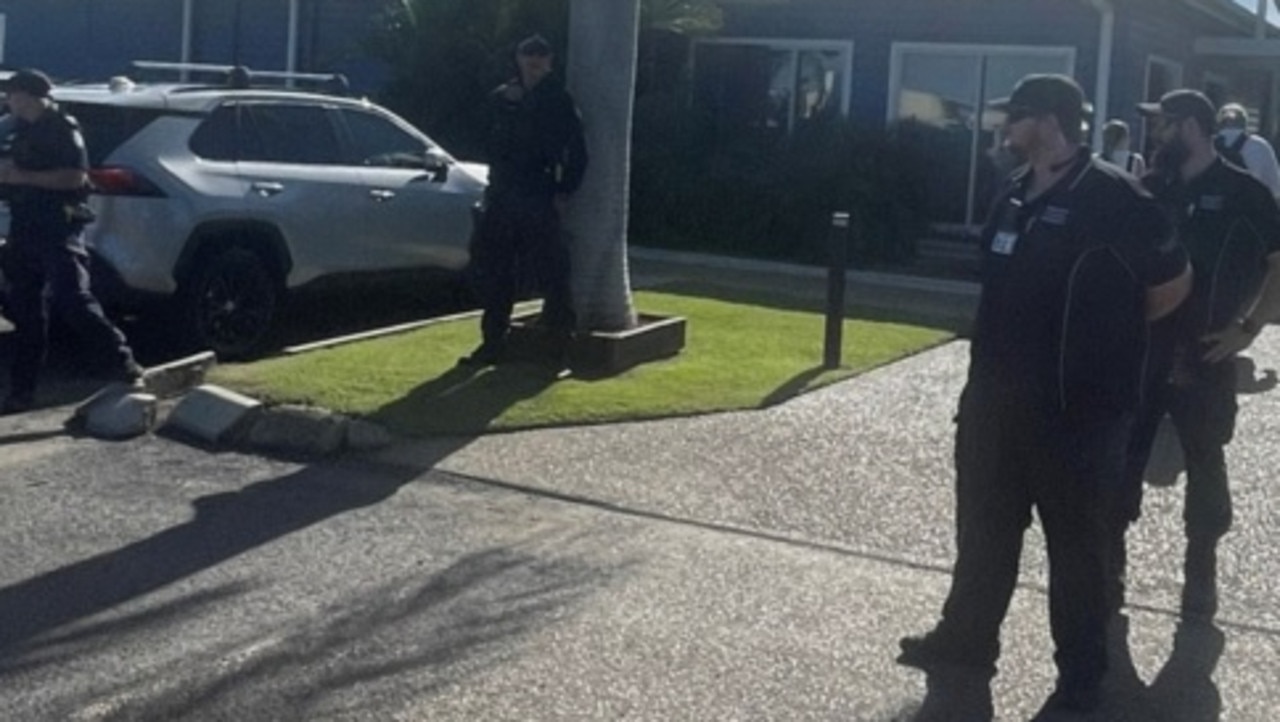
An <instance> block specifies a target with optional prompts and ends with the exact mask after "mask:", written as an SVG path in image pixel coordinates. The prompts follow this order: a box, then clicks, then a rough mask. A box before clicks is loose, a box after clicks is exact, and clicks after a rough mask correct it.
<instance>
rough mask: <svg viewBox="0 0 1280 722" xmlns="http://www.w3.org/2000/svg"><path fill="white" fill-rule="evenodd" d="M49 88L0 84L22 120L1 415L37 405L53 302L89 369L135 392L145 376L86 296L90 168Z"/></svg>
mask: <svg viewBox="0 0 1280 722" xmlns="http://www.w3.org/2000/svg"><path fill="white" fill-rule="evenodd" d="M52 88H53V86H52V83H51V82H50V81H49V78H48V76H46V75H45V74H44V73H42V72H40V71H38V70H20V71H18V72H16V73H14V74H13V75H12V76H10V77H9V79H8V80H6V81H4V83H3V84H0V90H3V91H4V93H5V94H6V101H7V103H8V106H9V112H10V113H12V114H13V115H14V116H15V117H16V118H17V124H16V129H15V133H14V137H13V144H12V153H13V157H12V159H11V160H7V161H0V184H3V185H5V186H8V193H9V210H10V227H9V243H8V245H7V247H6V249H5V258H4V273H5V276H6V278H7V279H8V281H9V284H10V289H9V304H8V313H9V315H10V320H12V321H13V325H14V340H15V346H16V348H15V351H14V359H13V367H12V369H11V373H10V381H9V393H8V396H7V398H6V399H5V401H4V404H3V406H2V407H0V413H5V414H11V413H18V412H21V411H25V410H27V409H29V408H31V407H32V405H33V404H34V401H35V391H36V385H37V381H38V378H39V374H40V366H41V365H42V364H43V362H44V356H45V350H46V347H47V345H48V309H47V308H46V299H45V296H46V289H47V290H48V300H49V302H51V303H52V305H53V309H54V311H56V312H57V313H58V314H59V315H60V316H61V317H62V318H63V319H65V320H66V321H67V323H68V324H69V325H70V326H71V327H72V328H73V329H74V330H75V331H76V332H78V333H79V334H80V336H81V337H82V338H83V339H84V341H85V342H86V343H87V345H88V350H89V351H90V352H91V353H93V354H95V355H96V358H94V359H92V361H91V362H90V363H89V364H87V365H88V366H91V367H96V368H95V369H94V370H95V371H98V372H101V373H103V374H104V375H105V376H106V377H108V378H111V379H113V380H120V381H126V382H136V381H138V380H139V379H140V378H141V377H142V372H143V370H142V367H140V366H139V365H138V364H137V362H135V361H134V358H133V353H132V351H130V349H129V346H128V345H127V344H126V343H125V339H124V336H123V335H122V334H121V333H120V331H119V330H118V329H117V328H116V327H115V326H113V325H112V324H111V322H110V321H108V320H107V319H106V318H105V317H104V316H103V313H102V308H101V306H99V304H98V301H97V300H96V299H95V298H94V296H93V294H92V293H91V292H90V290H89V272H88V254H87V252H86V250H85V245H84V238H83V235H82V231H83V230H84V226H85V223H86V222H87V221H89V220H90V217H89V215H88V207H87V206H85V205H84V201H85V199H86V189H87V187H88V173H87V171H88V159H87V156H86V154H85V147H84V139H83V138H82V137H81V135H80V129H79V126H78V125H77V124H76V121H75V120H74V119H73V118H71V117H69V116H67V115H65V114H63V113H62V111H61V110H60V109H59V108H58V106H57V105H56V104H55V103H54V102H53V101H52V100H51V99H50V97H49V93H50V91H51V90H52Z"/></svg>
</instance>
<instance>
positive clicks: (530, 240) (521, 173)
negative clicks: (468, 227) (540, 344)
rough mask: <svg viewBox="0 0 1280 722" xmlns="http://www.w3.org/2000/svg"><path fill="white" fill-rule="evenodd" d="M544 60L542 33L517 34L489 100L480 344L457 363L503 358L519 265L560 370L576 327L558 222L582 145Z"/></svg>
mask: <svg viewBox="0 0 1280 722" xmlns="http://www.w3.org/2000/svg"><path fill="white" fill-rule="evenodd" d="M552 62H553V55H552V51H551V45H550V43H548V42H547V41H546V39H545V38H543V37H542V36H540V35H534V36H532V37H530V38H527V39H525V40H524V41H522V42H521V43H520V44H519V45H518V46H517V48H516V65H517V67H518V69H519V74H518V76H517V77H515V78H513V79H511V80H510V81H508V82H507V83H505V84H503V85H502V86H500V87H499V88H498V89H497V90H495V91H494V92H493V93H492V94H491V95H490V98H489V102H490V105H491V108H490V110H491V113H490V116H489V117H490V121H489V129H488V130H489V132H488V142H487V149H486V150H487V156H488V157H487V159H486V160H487V161H488V162H489V188H488V191H487V193H486V195H485V204H486V209H485V213H484V216H483V218H482V220H481V222H480V227H479V229H478V232H477V234H476V240H475V243H474V245H473V248H472V264H473V269H474V271H475V274H476V281H477V285H478V290H479V292H480V296H481V302H482V303H483V306H484V315H483V317H482V318H481V322H480V330H481V333H482V335H483V340H482V342H481V344H480V346H479V347H478V348H477V349H475V351H473V352H472V353H471V354H470V355H468V356H466V357H464V358H462V359H461V361H460V362H461V363H463V364H465V365H472V366H485V365H491V364H495V363H499V362H500V361H502V360H503V357H504V356H505V353H506V340H507V332H508V330H509V327H510V324H511V310H512V306H513V305H514V303H515V300H516V292H517V281H518V274H517V269H518V268H519V267H520V266H521V264H522V262H523V263H525V264H528V265H529V266H530V267H532V269H533V270H534V273H535V275H536V277H537V280H538V284H539V286H540V289H541V291H542V294H543V296H544V299H545V301H544V305H543V309H542V325H543V326H544V327H545V328H546V329H547V330H548V331H550V333H551V335H552V338H553V342H554V352H555V358H554V359H553V361H554V362H555V363H557V364H559V365H561V366H562V367H563V365H564V361H565V355H566V353H567V351H568V345H569V341H570V339H571V337H572V334H573V331H574V327H575V325H576V318H575V315H574V311H573V304H572V295H571V291H570V272H569V271H570V269H569V249H568V248H567V247H566V245H565V243H564V238H563V234H562V233H561V229H560V221H561V216H562V214H563V212H564V207H565V204H566V202H567V200H568V198H569V196H570V195H571V194H572V193H573V192H574V191H576V190H577V189H578V186H579V185H580V184H581V183H582V176H583V173H584V172H585V171H586V166H587V150H586V143H585V141H584V139H583V132H582V121H581V119H580V117H579V115H578V110H577V107H576V106H575V104H574V102H573V99H572V98H571V97H570V96H569V93H568V92H567V91H566V90H565V89H564V86H563V85H562V84H561V83H560V82H559V81H558V79H556V78H554V77H553V76H552V74H551V71H552Z"/></svg>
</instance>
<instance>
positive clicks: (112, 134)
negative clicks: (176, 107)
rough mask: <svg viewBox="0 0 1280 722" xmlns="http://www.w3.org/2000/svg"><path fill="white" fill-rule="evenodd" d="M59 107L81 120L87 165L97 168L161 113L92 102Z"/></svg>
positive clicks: (148, 109)
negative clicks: (87, 156) (87, 153)
mask: <svg viewBox="0 0 1280 722" xmlns="http://www.w3.org/2000/svg"><path fill="white" fill-rule="evenodd" d="M59 105H61V106H62V109H63V110H65V111H66V112H67V114H68V115H70V116H72V117H73V118H75V119H76V120H78V121H79V122H80V132H81V133H82V134H83V135H84V144H85V146H86V147H87V149H88V151H89V165H90V166H91V167H95V168H96V167H98V166H100V165H102V164H103V162H104V161H105V160H106V158H107V156H109V155H111V154H112V153H114V152H115V150H116V148H119V147H120V146H121V145H123V144H124V142H125V141H127V140H129V139H130V138H132V137H133V136H134V135H136V134H137V133H138V131H140V130H142V129H143V128H145V127H147V126H148V125H150V124H151V121H153V120H155V119H156V118H159V117H160V116H162V115H164V111H163V110H160V109H155V108H122V107H119V106H115V105H96V104H93V103H60V104H59Z"/></svg>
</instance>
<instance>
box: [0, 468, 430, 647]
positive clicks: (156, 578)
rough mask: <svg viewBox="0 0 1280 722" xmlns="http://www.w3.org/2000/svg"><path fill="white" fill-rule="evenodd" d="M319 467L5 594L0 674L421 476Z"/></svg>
mask: <svg viewBox="0 0 1280 722" xmlns="http://www.w3.org/2000/svg"><path fill="white" fill-rule="evenodd" d="M369 469H370V466H369V465H364V466H363V467H361V469H360V473H358V474H357V473H354V472H355V471H356V470H355V469H354V468H353V467H352V465H349V464H344V463H336V464H330V465H324V466H314V467H309V468H305V469H302V470H299V471H297V472H294V473H291V474H287V475H285V476H281V477H278V478H275V479H270V480H267V481H262V482H258V483H255V484H250V485H249V486H247V487H245V488H243V489H240V490H237V491H232V492H226V493H222V494H215V495H212V496H205V497H201V498H199V499H196V500H195V502H194V506H195V516H194V517H193V518H192V519H191V520H190V521H188V522H186V523H185V524H181V525H179V526H176V527H172V528H169V529H166V530H164V531H162V532H160V533H158V534H156V535H154V536H151V537H148V538H146V539H142V540H140V541H137V542H134V543H133V544H130V545H128V546H125V547H122V548H119V549H114V550H112V551H108V552H104V553H101V554H98V555H95V556H92V557H89V558H87V559H84V560H81V561H79V562H76V563H74V564H71V565H68V566H64V567H61V568H59V569H55V570H53V571H50V572H46V573H44V574H41V575H40V576H37V577H33V578H31V579H27V580H25V581H22V582H19V583H17V584H12V585H9V586H7V587H4V588H3V589H0V619H3V620H4V624H3V625H0V670H3V669H4V668H5V666H6V661H7V660H8V659H11V658H12V657H13V656H15V655H17V654H20V653H21V652H22V651H23V649H24V648H25V647H26V645H28V644H29V643H31V642H32V641H33V640H36V639H38V638H39V637H40V636H41V635H44V634H47V633H49V632H51V631H53V630H55V629H58V628H59V627H62V626H63V625H65V624H68V623H71V622H75V621H77V620H81V619H85V618H87V617H90V616H92V615H95V614H98V613H100V612H104V611H107V610H109V609H112V608H114V607H116V606H117V605H119V604H122V603H124V602H127V601H129V600H132V599H136V598H139V597H141V596H143V595H145V594H148V593H150V592H154V591H156V590H158V589H160V588H162V587H165V586H167V585H169V584H172V583H174V582H177V581H179V580H182V579H185V578H187V577H190V576H192V575H194V574H196V573H198V572H200V571H203V570H205V569H209V568H211V567H214V566H216V565H217V564H219V563H221V562H224V561H226V560H228V559H231V558H232V557H235V556H237V555H239V554H242V553H244V552H246V551H248V550H250V549H253V548H255V547H258V546H261V545H263V544H266V543H268V542H271V541H273V540H275V539H278V538H280V537H283V536H285V535H287V534H290V533H292V532H296V531H298V530H300V529H303V528H306V527H309V526H311V525H313V524H316V523H318V522H321V521H324V520H326V519H329V518H331V517H333V516H336V515H338V514H341V513H344V512H347V511H350V510H352V509H358V508H360V507H365V506H371V505H373V504H377V503H379V502H381V501H383V500H385V499H387V498H388V497H390V496H391V495H392V494H394V493H395V492H396V490H397V489H399V488H400V487H401V486H402V485H404V484H405V483H407V482H409V481H410V480H412V479H413V478H414V477H415V476H417V475H418V474H419V473H420V472H418V471H417V470H412V469H397V468H383V469H378V470H376V471H372V472H371V471H370V470H369Z"/></svg>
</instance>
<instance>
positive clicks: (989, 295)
mask: <svg viewBox="0 0 1280 722" xmlns="http://www.w3.org/2000/svg"><path fill="white" fill-rule="evenodd" d="M1030 181H1031V177H1030V170H1029V169H1028V168H1023V169H1020V170H1019V171H1016V172H1015V173H1014V174H1013V175H1012V176H1011V177H1010V179H1009V180H1008V181H1007V182H1006V184H1005V188H1004V189H1003V191H1002V192H1001V194H1000V195H999V196H998V199H997V201H996V205H995V206H994V207H993V210H992V214H991V218H990V220H989V222H988V224H987V228H986V231H985V232H984V234H983V247H984V252H983V256H984V258H983V287H982V297H981V300H980V303H979V308H978V316H977V319H976V323H975V327H974V336H973V343H972V350H971V362H970V373H969V378H970V382H971V383H977V384H982V385H984V387H985V388H988V389H995V390H998V391H999V397H1000V398H1002V399H1004V400H1005V401H1008V402H1010V403H1017V404H1020V405H1030V406H1032V407H1033V408H1037V409H1042V410H1044V411H1045V412H1048V413H1065V414H1071V415H1073V416H1075V415H1084V416H1098V415H1106V416H1109V415H1114V414H1118V413H1124V412H1127V411H1130V410H1132V409H1133V408H1135V407H1136V405H1137V404H1138V402H1139V401H1140V399H1141V388H1142V386H1143V376H1144V373H1145V366H1146V355H1147V343H1148V340H1147V324H1146V291H1147V289H1148V288H1150V287H1152V286H1156V285H1159V284H1161V283H1165V282H1168V281H1171V280H1173V279H1174V278H1176V277H1177V276H1178V275H1179V274H1181V273H1182V271H1183V269H1184V268H1185V267H1186V255H1185V253H1184V252H1183V251H1182V249H1181V248H1180V247H1179V246H1178V244H1177V243H1176V241H1175V240H1174V238H1173V235H1172V229H1171V226H1170V222H1169V219H1168V217H1167V215H1166V214H1165V213H1164V212H1162V210H1161V208H1160V207H1159V206H1158V205H1157V203H1156V202H1155V200H1154V198H1152V196H1151V195H1150V194H1149V193H1147V192H1146V191H1145V190H1144V189H1143V188H1142V186H1141V185H1139V183H1138V182H1137V181H1136V180H1134V179H1133V177H1132V176H1129V175H1128V174H1127V173H1125V172H1124V171H1122V170H1120V169H1118V168H1116V167H1114V166H1111V165H1109V164H1107V163H1104V162H1101V161H1099V160H1097V159H1095V158H1093V157H1092V156H1091V154H1090V152H1089V150H1088V149H1087V148H1083V147H1082V148H1081V149H1080V151H1079V153H1078V155H1077V156H1076V158H1075V160H1074V161H1073V162H1072V165H1071V167H1070V168H1069V169H1067V170H1066V172H1065V173H1064V175H1063V177H1062V179H1061V180H1059V181H1058V182H1057V183H1056V184H1055V185H1054V186H1053V187H1052V188H1050V189H1049V190H1047V191H1045V192H1044V193H1042V194H1041V195H1040V196H1039V197H1037V198H1034V199H1030V200H1028V199H1027V198H1026V191H1027V188H1028V187H1029V184H1030Z"/></svg>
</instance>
